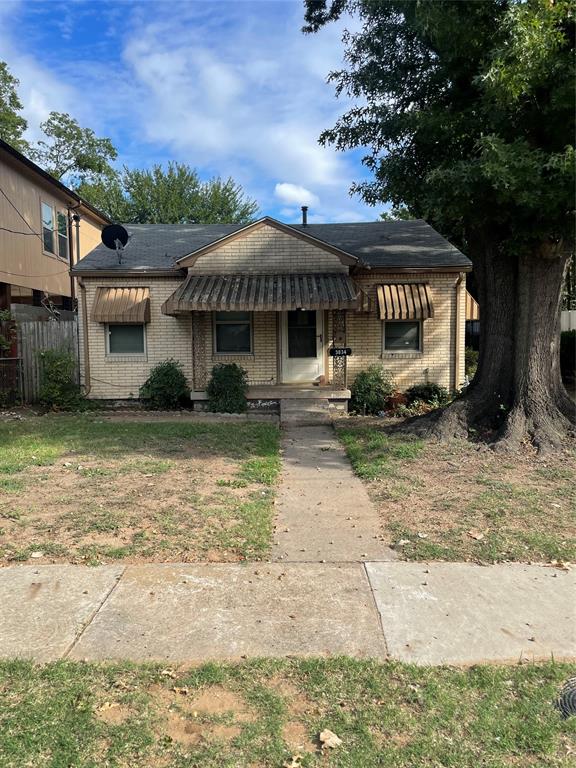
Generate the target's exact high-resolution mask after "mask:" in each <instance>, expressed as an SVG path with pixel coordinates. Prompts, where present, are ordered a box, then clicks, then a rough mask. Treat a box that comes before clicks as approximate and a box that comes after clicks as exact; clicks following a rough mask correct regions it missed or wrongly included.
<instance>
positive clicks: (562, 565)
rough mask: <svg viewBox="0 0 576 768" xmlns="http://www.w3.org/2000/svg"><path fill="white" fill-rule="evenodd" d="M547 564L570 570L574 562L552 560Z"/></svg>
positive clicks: (551, 566) (549, 566)
mask: <svg viewBox="0 0 576 768" xmlns="http://www.w3.org/2000/svg"><path fill="white" fill-rule="evenodd" d="M546 566H547V567H548V568H558V569H559V570H561V571H569V570H570V568H571V567H572V563H568V562H566V561H565V560H551V561H550V562H549V563H546Z"/></svg>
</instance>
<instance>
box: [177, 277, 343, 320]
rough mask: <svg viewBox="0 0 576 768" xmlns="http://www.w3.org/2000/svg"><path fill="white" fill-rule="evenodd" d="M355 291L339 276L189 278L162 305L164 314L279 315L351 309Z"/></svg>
mask: <svg viewBox="0 0 576 768" xmlns="http://www.w3.org/2000/svg"><path fill="white" fill-rule="evenodd" d="M355 307H356V288H355V287H354V283H353V282H352V280H351V279H350V277H349V276H348V275H346V274H342V273H326V274H310V275H309V274H289V275H189V276H188V278H187V279H186V281H185V282H184V283H183V284H182V285H181V286H180V287H179V288H178V289H177V290H176V291H174V293H173V294H172V296H170V298H169V299H168V300H167V301H166V302H164V304H163V305H162V312H163V313H164V314H166V315H177V314H180V313H182V312H192V311H198V310H199V311H221V312H222V311H223V312H226V311H243V312H246V311H250V312H258V311H260V312H264V311H269V312H270V311H271V312H280V311H282V310H288V309H354V308H355Z"/></svg>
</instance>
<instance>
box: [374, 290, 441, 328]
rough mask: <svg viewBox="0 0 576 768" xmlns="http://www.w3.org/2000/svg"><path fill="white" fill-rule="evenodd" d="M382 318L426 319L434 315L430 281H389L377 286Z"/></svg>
mask: <svg viewBox="0 0 576 768" xmlns="http://www.w3.org/2000/svg"><path fill="white" fill-rule="evenodd" d="M376 293H377V295H378V308H379V310H380V319H381V320H426V318H428V317H434V305H433V303H432V294H431V291H430V286H429V285H428V283H389V284H387V285H378V286H376Z"/></svg>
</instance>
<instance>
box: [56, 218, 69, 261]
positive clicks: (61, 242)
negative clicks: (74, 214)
mask: <svg viewBox="0 0 576 768" xmlns="http://www.w3.org/2000/svg"><path fill="white" fill-rule="evenodd" d="M58 256H60V258H61V259H66V261H68V220H67V218H66V214H65V213H62V212H61V211H59V212H58Z"/></svg>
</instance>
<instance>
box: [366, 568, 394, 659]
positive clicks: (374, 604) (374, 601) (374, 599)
mask: <svg viewBox="0 0 576 768" xmlns="http://www.w3.org/2000/svg"><path fill="white" fill-rule="evenodd" d="M367 565H369V563H368V562H363V563H361V566H362V572H363V573H364V576H365V577H366V581H367V582H368V589H369V590H370V595H371V596H372V605H373V606H374V610H375V611H376V615H377V616H378V626H379V627H380V633H381V635H382V640H383V641H384V651H385V652H386V658H388V659H389V658H390V649H389V648H388V640H387V639H386V632H385V631H384V622H383V621H382V614H381V613H380V610H379V609H378V603H377V602H376V595H375V594H374V587H373V586H372V582H371V581H370V574H369V573H368V569H367V568H366V566H367Z"/></svg>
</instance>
